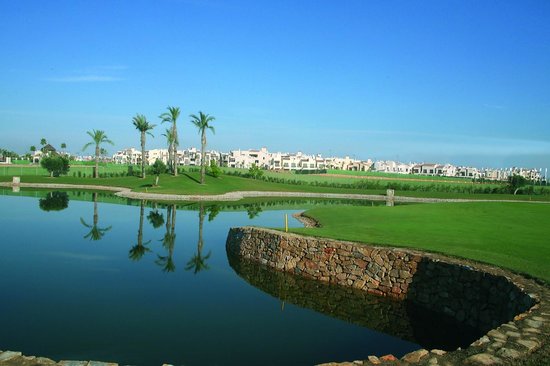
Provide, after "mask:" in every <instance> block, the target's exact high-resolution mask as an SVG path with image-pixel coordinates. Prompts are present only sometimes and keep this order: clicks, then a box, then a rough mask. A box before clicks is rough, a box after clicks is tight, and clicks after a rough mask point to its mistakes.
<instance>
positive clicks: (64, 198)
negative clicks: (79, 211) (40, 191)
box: [38, 191, 69, 211]
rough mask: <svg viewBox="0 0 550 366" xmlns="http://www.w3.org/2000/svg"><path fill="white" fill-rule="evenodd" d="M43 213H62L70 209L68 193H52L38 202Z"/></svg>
mask: <svg viewBox="0 0 550 366" xmlns="http://www.w3.org/2000/svg"><path fill="white" fill-rule="evenodd" d="M38 206H39V207H40V209H41V210H43V211H61V210H64V209H66V208H67V207H69V195H68V194H67V193H66V192H57V191H56V192H50V193H48V194H47V195H46V197H44V198H41V199H40V201H38Z"/></svg>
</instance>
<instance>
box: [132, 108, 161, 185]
mask: <svg viewBox="0 0 550 366" xmlns="http://www.w3.org/2000/svg"><path fill="white" fill-rule="evenodd" d="M132 123H133V124H134V126H135V127H136V129H137V130H138V131H139V132H140V143H141V178H145V137H146V134H147V135H151V136H153V134H152V133H151V132H149V131H150V130H152V129H153V128H155V126H156V125H152V124H150V123H149V122H147V119H146V118H145V116H144V115H143V114H136V116H135V117H134V118H133V119H132Z"/></svg>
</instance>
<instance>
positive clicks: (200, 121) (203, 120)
mask: <svg viewBox="0 0 550 366" xmlns="http://www.w3.org/2000/svg"><path fill="white" fill-rule="evenodd" d="M190 117H191V123H192V124H194V125H195V126H196V127H197V128H198V129H199V133H200V134H201V184H204V174H205V170H206V161H205V156H204V150H205V149H206V130H212V133H216V131H214V127H213V126H211V125H210V122H212V121H214V120H215V119H216V118H215V117H214V116H209V115H208V114H204V113H202V112H200V111H199V116H198V117H197V116H196V115H194V114H191V115H190Z"/></svg>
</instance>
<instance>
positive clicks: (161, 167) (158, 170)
mask: <svg viewBox="0 0 550 366" xmlns="http://www.w3.org/2000/svg"><path fill="white" fill-rule="evenodd" d="M151 173H152V174H154V175H156V178H155V186H158V185H159V175H161V174H164V173H166V164H164V163H163V162H162V160H160V159H157V160H155V163H154V164H153V165H151Z"/></svg>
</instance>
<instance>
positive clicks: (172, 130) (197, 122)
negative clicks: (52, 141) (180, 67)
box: [41, 106, 215, 184]
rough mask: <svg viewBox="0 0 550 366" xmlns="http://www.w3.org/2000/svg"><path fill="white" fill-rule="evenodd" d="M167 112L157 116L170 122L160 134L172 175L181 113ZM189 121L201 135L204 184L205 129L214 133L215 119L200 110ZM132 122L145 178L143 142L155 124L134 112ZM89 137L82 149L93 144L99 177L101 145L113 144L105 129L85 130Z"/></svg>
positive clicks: (175, 169) (176, 109) (202, 179)
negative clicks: (138, 139)
mask: <svg viewBox="0 0 550 366" xmlns="http://www.w3.org/2000/svg"><path fill="white" fill-rule="evenodd" d="M166 109H167V112H164V113H162V114H161V115H160V116H159V118H160V120H161V123H165V122H167V123H170V125H171V126H170V127H169V128H167V129H166V131H165V133H163V134H162V135H163V136H165V137H166V140H167V143H168V169H169V171H170V172H171V173H172V174H173V175H174V176H177V175H178V146H179V139H178V129H177V120H178V118H179V116H180V114H181V111H180V108H179V107H172V106H168V107H167V108H166ZM189 117H191V123H192V124H193V125H194V126H195V127H197V129H198V132H199V134H200V135H201V170H200V183H201V184H204V182H205V175H206V153H205V150H206V131H207V130H211V131H212V133H215V131H214V126H212V122H213V121H214V120H215V117H214V116H210V115H208V114H206V113H203V112H202V111H199V114H198V115H195V114H191V115H190V116H189ZM132 124H133V125H134V127H135V128H136V130H138V131H139V133H140V146H141V178H145V164H146V159H145V143H146V137H147V135H150V136H152V137H154V136H153V134H152V133H151V132H150V131H152V130H153V128H155V127H156V125H155V124H151V123H150V122H149V121H147V118H146V117H145V116H144V115H143V114H139V113H138V114H136V115H135V116H134V117H133V118H132ZM86 133H87V134H88V135H89V136H90V137H91V138H92V141H91V142H88V143H87V144H86V145H84V147H83V148H82V150H85V149H87V148H88V147H89V146H92V145H95V172H94V177H95V178H99V159H100V155H101V153H102V152H104V151H105V150H104V149H103V148H102V147H101V145H103V144H105V143H109V144H111V145H114V143H113V142H112V141H111V140H109V138H108V137H107V134H106V133H105V131H102V130H92V131H87V132H86ZM45 143H46V139H42V141H41V144H45Z"/></svg>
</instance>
